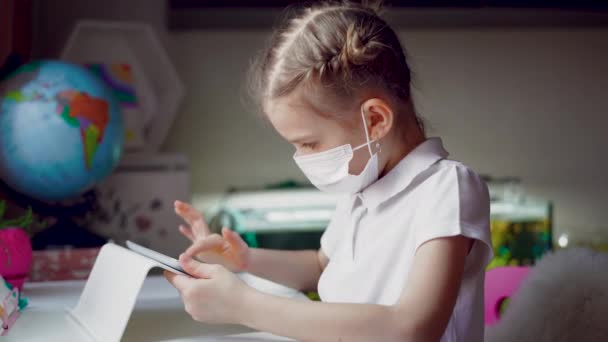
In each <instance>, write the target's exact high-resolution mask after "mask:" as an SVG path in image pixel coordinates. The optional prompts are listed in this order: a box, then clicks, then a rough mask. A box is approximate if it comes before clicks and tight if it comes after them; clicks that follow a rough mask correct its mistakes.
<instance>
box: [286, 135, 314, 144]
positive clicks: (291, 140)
mask: <svg viewBox="0 0 608 342" xmlns="http://www.w3.org/2000/svg"><path fill="white" fill-rule="evenodd" d="M312 137H313V136H311V135H305V136H301V137H296V138H292V139H287V141H288V142H289V143H291V144H297V143H301V142H302V141H305V140H310V139H311V138H312Z"/></svg>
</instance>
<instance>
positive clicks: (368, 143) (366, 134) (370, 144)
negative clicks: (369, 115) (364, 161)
mask: <svg viewBox="0 0 608 342" xmlns="http://www.w3.org/2000/svg"><path fill="white" fill-rule="evenodd" d="M361 119H363V127H364V128H365V139H366V140H367V144H366V145H367V149H368V150H369V156H370V157H371V156H373V155H374V154H373V153H372V141H370V139H369V132H368V131H367V121H365V115H364V114H363V108H361Z"/></svg>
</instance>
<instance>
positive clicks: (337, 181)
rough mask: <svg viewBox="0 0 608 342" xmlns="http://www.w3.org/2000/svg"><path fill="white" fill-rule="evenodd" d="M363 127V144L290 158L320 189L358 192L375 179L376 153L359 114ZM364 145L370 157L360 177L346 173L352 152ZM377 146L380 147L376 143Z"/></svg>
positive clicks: (337, 191)
mask: <svg viewBox="0 0 608 342" xmlns="http://www.w3.org/2000/svg"><path fill="white" fill-rule="evenodd" d="M361 117H362V119H363V126H364V128H365V139H366V140H367V142H366V143H364V144H362V145H359V146H357V147H355V148H352V146H351V145H350V144H346V145H342V146H338V147H336V148H332V149H329V150H327V151H323V152H319V153H314V154H308V155H303V156H298V155H297V153H296V154H294V156H293V159H294V160H295V162H296V164H297V165H298V166H299V167H300V169H301V170H302V172H304V174H305V175H306V177H308V179H309V180H310V182H311V183H312V184H313V185H314V186H316V187H317V188H318V189H319V190H322V191H326V192H336V193H351V194H354V193H357V192H359V191H361V190H363V189H364V188H366V187H367V186H369V185H370V184H372V183H373V182H375V181H376V180H377V179H378V174H379V173H378V154H377V153H372V147H371V144H372V143H373V142H374V141H375V140H370V139H369V133H368V132H367V123H366V121H365V116H364V115H363V111H361ZM366 145H367V148H368V150H369V155H370V158H369V160H368V161H367V165H365V168H364V169H363V171H361V173H360V174H359V175H351V174H350V173H348V168H349V165H350V161H351V160H352V159H353V151H356V150H358V149H360V148H363V147H365V146H366ZM377 145H378V146H379V144H377Z"/></svg>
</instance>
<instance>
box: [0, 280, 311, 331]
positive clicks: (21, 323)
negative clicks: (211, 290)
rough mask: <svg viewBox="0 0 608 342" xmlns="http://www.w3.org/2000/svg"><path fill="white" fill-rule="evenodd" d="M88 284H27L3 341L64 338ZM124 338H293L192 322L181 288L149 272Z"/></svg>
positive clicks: (266, 288)
mask: <svg viewBox="0 0 608 342" xmlns="http://www.w3.org/2000/svg"><path fill="white" fill-rule="evenodd" d="M240 277H241V278H242V279H243V280H244V281H245V282H247V283H248V284H249V285H251V286H252V287H254V288H257V289H258V290H260V291H263V292H267V293H271V294H274V295H278V296H284V297H292V298H300V299H303V300H306V296H304V295H303V294H301V293H299V292H297V291H295V290H293V289H289V288H287V287H284V286H281V285H279V284H275V283H272V282H269V281H267V280H264V279H261V278H258V277H255V276H252V275H249V274H241V275H240ZM84 285H85V282H84V281H57V282H41V283H27V284H26V286H25V288H24V294H25V296H26V297H27V298H28V300H29V306H28V307H27V308H26V309H25V310H24V311H23V312H22V313H21V317H19V318H18V319H17V322H16V323H15V326H14V327H13V328H12V329H11V330H10V331H9V334H8V335H7V336H4V337H3V338H2V340H3V341H7V342H16V341H19V342H24V341H45V342H47V341H48V342H53V341H59V340H61V341H62V342H63V341H65V339H64V338H63V337H62V335H61V331H59V330H61V327H62V326H65V324H73V323H71V321H70V322H68V320H67V318H66V317H65V310H66V308H72V307H74V306H75V305H76V303H77V302H78V299H79V297H80V294H81V293H82V290H83V288H84ZM122 340H123V341H127V342H130V341H171V342H186V341H226V342H228V341H238V342H250V341H251V342H254V341H290V340H289V339H286V338H283V337H279V336H276V335H271V334H268V333H262V332H255V331H253V330H251V329H249V328H247V327H243V326H239V325H207V324H201V323H199V322H196V321H193V320H192V318H190V316H189V315H188V314H187V313H186V312H185V311H184V306H183V303H182V301H181V299H180V297H179V294H178V293H177V291H176V290H175V289H174V288H173V287H172V286H171V285H170V284H169V283H168V282H167V281H166V280H165V278H164V277H162V276H149V277H148V278H147V279H146V281H145V282H144V285H143V288H142V290H141V292H140V294H139V296H138V298H137V302H136V304H135V309H134V311H133V314H132V316H131V319H130V320H129V323H128V325H127V328H126V330H125V334H124V336H123V339H122Z"/></svg>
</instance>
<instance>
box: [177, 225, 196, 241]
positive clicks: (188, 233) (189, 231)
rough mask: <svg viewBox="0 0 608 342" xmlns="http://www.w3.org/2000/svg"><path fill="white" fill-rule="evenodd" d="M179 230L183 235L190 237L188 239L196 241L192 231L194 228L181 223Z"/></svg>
mask: <svg viewBox="0 0 608 342" xmlns="http://www.w3.org/2000/svg"><path fill="white" fill-rule="evenodd" d="M179 232H180V233H182V235H184V236H185V237H187V238H188V240H190V241H194V240H195V238H194V234H193V233H192V228H190V227H188V226H184V225H183V224H181V225H180V226H179Z"/></svg>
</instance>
